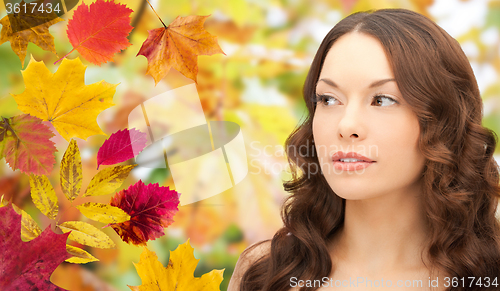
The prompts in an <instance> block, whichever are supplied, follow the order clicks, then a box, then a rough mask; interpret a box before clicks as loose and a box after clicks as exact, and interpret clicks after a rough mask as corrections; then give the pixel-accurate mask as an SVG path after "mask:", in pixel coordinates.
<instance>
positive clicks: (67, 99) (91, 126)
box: [12, 57, 117, 141]
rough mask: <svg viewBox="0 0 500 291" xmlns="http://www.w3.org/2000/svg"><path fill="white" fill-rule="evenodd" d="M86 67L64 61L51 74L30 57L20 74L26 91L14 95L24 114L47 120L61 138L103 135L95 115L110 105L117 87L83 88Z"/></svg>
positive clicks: (94, 86)
mask: <svg viewBox="0 0 500 291" xmlns="http://www.w3.org/2000/svg"><path fill="white" fill-rule="evenodd" d="M86 68H87V67H86V66H84V65H83V64H82V62H81V61H80V59H78V58H76V59H74V60H68V59H64V60H63V61H62V63H61V65H60V66H59V68H58V70H57V72H56V73H55V74H53V73H52V72H50V71H49V69H47V67H46V66H45V64H44V63H43V62H37V61H35V60H34V59H33V57H32V58H31V61H30V63H29V64H28V67H27V68H26V69H25V70H24V71H22V74H23V78H24V85H25V87H26V90H25V91H24V92H23V93H21V94H19V95H12V96H14V98H15V100H16V103H17V107H18V108H19V110H21V111H23V112H24V113H28V114H31V115H33V116H36V117H38V118H40V119H42V120H44V121H50V122H51V123H52V124H53V125H54V127H55V129H56V130H57V131H58V132H59V133H60V134H61V136H62V137H63V138H65V139H66V140H67V141H70V139H71V138H72V137H79V138H81V139H84V140H86V139H87V138H88V137H89V136H91V135H95V134H103V135H106V134H105V133H104V132H103V131H102V130H101V129H100V128H99V125H98V124H97V122H96V119H97V116H98V115H99V114H100V113H101V112H102V111H103V110H104V109H106V108H108V107H111V106H113V105H115V104H113V95H114V94H115V90H116V89H115V87H116V86H117V85H113V84H109V83H106V82H105V81H100V82H98V83H94V84H90V85H85V81H84V75H85V70H86Z"/></svg>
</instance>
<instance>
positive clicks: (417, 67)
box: [240, 9, 500, 291]
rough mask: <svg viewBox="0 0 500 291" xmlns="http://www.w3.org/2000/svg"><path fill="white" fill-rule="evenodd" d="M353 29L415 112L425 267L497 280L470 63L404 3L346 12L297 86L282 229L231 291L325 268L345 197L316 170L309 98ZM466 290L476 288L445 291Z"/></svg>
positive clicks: (492, 192)
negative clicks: (421, 162) (299, 100)
mask: <svg viewBox="0 0 500 291" xmlns="http://www.w3.org/2000/svg"><path fill="white" fill-rule="evenodd" d="M353 31H357V32H360V33H365V34H368V35H371V36H373V37H375V38H377V39H378V40H379V41H380V42H381V44H382V46H383V47H384V50H385V53H386V55H387V58H388V60H389V64H390V65H391V67H392V70H393V73H394V77H395V79H396V82H397V84H398V88H399V89H400V91H401V93H402V96H403V97H404V98H405V100H406V101H407V102H408V104H409V105H410V106H411V108H412V109H413V111H414V112H415V113H416V114H417V116H418V120H419V125H420V128H421V134H420V137H419V149H420V150H421V152H422V154H423V155H424V157H425V158H426V164H425V167H424V175H423V185H424V187H423V188H424V190H423V199H424V201H423V203H424V210H425V213H426V215H427V219H428V224H429V226H430V232H429V241H430V243H429V246H428V253H427V254H426V255H427V257H428V258H429V260H430V263H431V264H432V269H436V270H440V271H444V273H445V274H448V275H449V276H451V277H457V278H458V279H461V278H465V279H466V280H467V278H468V277H476V278H479V277H481V278H485V277H490V278H491V280H493V278H496V277H498V276H500V225H499V221H498V220H497V218H496V217H495V212H496V208H497V204H498V201H499V197H500V194H499V193H500V187H499V168H498V165H497V163H496V162H495V160H494V159H493V152H494V150H495V146H496V143H497V136H496V135H495V133H494V132H493V131H491V130H489V129H487V128H485V127H483V126H482V125H481V119H482V100H481V96H480V93H479V89H478V86H477V82H476V79H475V77H474V74H473V71H472V69H471V66H470V64H469V62H468V60H467V57H466V56H465V54H464V53H463V51H462V49H461V48H460V45H459V44H458V42H457V41H456V40H455V39H453V38H452V37H451V36H450V35H448V34H447V33H446V32H445V31H444V30H443V29H442V28H440V27H439V26H438V25H436V24H435V23H434V22H433V21H431V20H429V19H428V18H426V17H424V16H422V15H420V14H418V13H416V12H412V11H409V10H405V9H382V10H376V11H369V12H358V13H355V14H352V15H350V16H348V17H346V18H345V19H343V20H342V21H340V22H339V23H338V24H337V25H335V27H334V28H333V29H332V30H331V31H330V32H329V33H328V34H327V35H326V37H325V38H324V40H323V42H322V43H321V45H320V47H319V49H318V51H317V53H316V56H315V57H314V60H313V62H312V65H311V68H310V70H309V73H308V75H307V78H306V81H305V84H304V88H303V95H304V100H305V103H306V105H307V109H308V116H307V118H306V119H305V120H304V121H303V122H302V124H300V125H299V126H298V127H297V128H296V129H295V130H294V131H293V132H292V134H291V135H290V136H289V137H288V139H287V140H286V143H285V146H286V153H287V157H288V162H289V164H290V167H291V170H292V179H291V180H290V181H286V182H284V183H283V186H284V188H285V190H286V191H288V192H290V193H291V194H292V195H290V196H289V197H288V198H287V199H286V200H285V202H284V203H283V206H282V213H281V216H282V219H283V222H284V227H283V228H281V229H280V230H278V231H277V232H276V234H275V235H274V237H273V238H272V242H271V249H270V253H268V254H267V255H265V256H263V257H262V258H260V259H259V260H257V261H256V262H254V263H253V264H252V265H251V266H250V267H249V268H248V269H247V271H246V272H245V273H244V275H243V277H242V279H241V281H240V290H242V291H251V290H252V291H253V290H259V291H260V290H265V291H280V290H289V289H290V288H291V287H290V278H291V277H297V278H300V279H310V280H314V279H316V280H321V278H323V277H328V276H329V275H330V274H331V271H332V261H331V258H330V255H329V251H328V248H327V241H328V240H329V239H330V238H331V237H332V235H333V234H334V233H335V232H336V231H337V230H338V229H339V228H340V227H341V226H342V225H343V222H344V211H345V200H344V199H343V198H340V197H339V196H337V195H336V194H335V192H333V190H332V189H331V188H330V186H329V185H328V183H327V182H326V180H325V178H324V177H323V175H322V174H321V171H320V169H319V163H318V158H317V154H316V151H315V147H314V143H313V134H312V118H313V115H314V109H315V103H314V102H313V100H312V97H313V96H314V95H315V86H316V82H317V81H318V77H319V74H320V71H321V68H322V65H323V61H324V59H325V56H326V54H327V52H328V51H329V49H330V47H331V46H332V45H333V43H334V42H335V41H336V40H337V39H338V38H339V37H341V36H342V35H344V34H346V33H349V32H353ZM297 149H298V150H297ZM299 169H300V171H299ZM299 172H300V173H299ZM264 242H265V241H264ZM257 245H259V244H256V245H254V247H255V246H257ZM251 249H252V248H249V249H247V251H246V252H249V251H251ZM244 255H245V254H242V256H244ZM498 283H500V282H498ZM318 288H319V287H302V288H301V290H317V289H318ZM466 289H467V290H479V289H481V287H479V286H476V285H473V286H472V287H469V285H468V284H467V288H463V287H455V288H451V287H450V289H449V290H466Z"/></svg>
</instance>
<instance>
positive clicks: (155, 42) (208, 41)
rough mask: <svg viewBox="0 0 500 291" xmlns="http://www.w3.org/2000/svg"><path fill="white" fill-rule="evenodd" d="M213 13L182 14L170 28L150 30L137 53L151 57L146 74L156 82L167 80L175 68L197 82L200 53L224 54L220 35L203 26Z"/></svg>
mask: <svg viewBox="0 0 500 291" xmlns="http://www.w3.org/2000/svg"><path fill="white" fill-rule="evenodd" d="M208 16H210V15H207V16H198V15H191V16H188V17H181V16H178V17H177V18H176V19H174V21H172V23H170V25H169V26H168V27H166V26H165V27H161V28H156V29H152V30H149V31H148V32H149V36H148V38H147V39H146V41H145V42H144V43H143V44H142V47H141V50H140V51H139V53H138V54H137V55H143V56H145V57H146V58H147V59H148V70H147V72H146V74H149V75H151V76H153V78H154V80H155V84H158V82H160V80H161V79H163V78H164V77H165V76H166V75H167V73H168V71H169V70H170V68H171V67H173V68H174V69H176V70H177V71H179V72H180V73H182V74H183V75H184V76H186V77H188V78H190V79H192V80H194V81H195V82H196V75H197V74H198V60H197V58H198V56H199V55H213V54H217V53H222V54H224V52H223V51H222V49H221V48H220V47H219V44H218V43H217V37H216V36H212V35H211V34H210V33H208V32H207V31H206V30H205V29H204V28H203V23H204V22H205V19H206V18H207V17H208Z"/></svg>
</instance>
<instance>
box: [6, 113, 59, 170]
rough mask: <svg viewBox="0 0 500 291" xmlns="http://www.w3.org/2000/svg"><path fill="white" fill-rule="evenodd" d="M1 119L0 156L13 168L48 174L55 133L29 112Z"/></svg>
mask: <svg viewBox="0 0 500 291" xmlns="http://www.w3.org/2000/svg"><path fill="white" fill-rule="evenodd" d="M2 119H3V120H0V159H1V158H2V157H5V160H6V161H7V163H9V165H10V167H11V168H12V169H14V170H15V169H19V170H21V172H23V173H26V174H29V173H32V174H36V175H48V174H49V173H50V172H51V171H52V169H53V168H54V164H55V162H56V158H55V156H54V153H55V152H56V147H55V144H54V142H52V141H51V140H50V138H51V137H53V136H54V134H53V133H52V132H51V131H50V129H49V128H48V127H47V126H46V125H44V124H43V123H42V121H41V120H40V119H38V118H36V117H33V116H30V115H28V114H22V115H17V116H14V117H11V118H2Z"/></svg>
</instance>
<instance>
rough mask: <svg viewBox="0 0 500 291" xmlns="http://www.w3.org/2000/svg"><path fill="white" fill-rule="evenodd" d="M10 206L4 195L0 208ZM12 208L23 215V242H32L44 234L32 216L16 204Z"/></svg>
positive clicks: (0, 200)
mask: <svg viewBox="0 0 500 291" xmlns="http://www.w3.org/2000/svg"><path fill="white" fill-rule="evenodd" d="M7 205H9V203H8V201H6V200H4V199H3V195H2V197H1V199H0V207H3V206H7ZM12 208H14V210H15V211H16V212H17V213H18V214H21V216H22V218H21V239H22V240H23V241H30V240H33V239H34V238H36V237H37V236H39V235H40V234H41V233H42V230H41V229H40V227H39V226H38V224H36V222H35V221H34V220H33V218H31V216H30V215H29V214H28V213H26V211H24V210H22V209H21V208H19V207H17V206H16V205H15V204H12Z"/></svg>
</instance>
